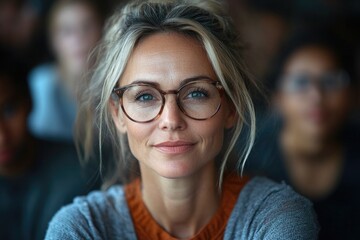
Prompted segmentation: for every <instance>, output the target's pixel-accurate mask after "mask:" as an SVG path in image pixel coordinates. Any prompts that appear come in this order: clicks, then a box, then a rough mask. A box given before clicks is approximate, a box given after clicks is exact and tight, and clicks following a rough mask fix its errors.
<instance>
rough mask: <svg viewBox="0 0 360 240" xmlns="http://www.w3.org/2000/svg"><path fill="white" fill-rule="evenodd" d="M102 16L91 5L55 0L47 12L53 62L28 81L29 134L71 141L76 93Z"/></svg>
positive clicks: (67, 0)
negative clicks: (30, 95) (32, 102)
mask: <svg viewBox="0 0 360 240" xmlns="http://www.w3.org/2000/svg"><path fill="white" fill-rule="evenodd" d="M102 22H103V20H102V14H101V12H100V11H99V9H98V7H97V5H96V4H95V3H94V2H93V1H87V0H58V1H55V3H54V5H53V6H52V9H51V11H50V17H49V36H50V42H51V43H50V44H51V47H52V49H53V52H54V56H55V58H56V62H55V63H48V64H44V65H41V66H38V67H37V68H35V69H34V70H33V71H32V72H31V74H30V78H29V83H30V89H31V92H32V96H33V99H34V109H33V111H32V113H31V115H30V128H31V131H32V132H33V133H34V134H35V135H37V136H39V137H42V138H48V139H49V138H50V139H61V140H68V141H73V125H74V122H75V117H76V111H77V110H76V101H75V99H76V89H77V86H78V84H79V79H80V78H81V76H82V74H83V72H84V70H85V69H86V61H87V56H88V53H89V52H90V51H91V50H92V49H93V47H94V46H95V44H96V43H97V41H99V39H100V37H101V31H102V25H103V24H102Z"/></svg>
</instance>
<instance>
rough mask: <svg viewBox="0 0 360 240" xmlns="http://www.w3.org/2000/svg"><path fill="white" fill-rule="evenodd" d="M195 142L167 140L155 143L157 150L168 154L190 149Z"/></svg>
mask: <svg viewBox="0 0 360 240" xmlns="http://www.w3.org/2000/svg"><path fill="white" fill-rule="evenodd" d="M194 145H195V143H193V142H187V141H167V142H162V143H158V144H155V145H153V146H154V147H155V148H156V149H157V150H159V151H160V152H163V153H167V154H180V153H185V152H188V151H190V150H191V149H192V148H193V147H194Z"/></svg>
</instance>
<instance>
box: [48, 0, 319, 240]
mask: <svg viewBox="0 0 360 240" xmlns="http://www.w3.org/2000/svg"><path fill="white" fill-rule="evenodd" d="M93 57H95V59H94V62H96V64H95V66H94V68H93V69H91V72H90V73H89V78H88V79H86V81H84V82H83V83H84V85H83V86H82V88H81V90H80V91H79V94H80V105H79V106H80V108H79V114H78V122H77V123H78V124H77V130H78V135H77V137H78V140H79V150H80V152H81V153H82V155H83V157H84V160H86V159H89V158H91V156H92V153H93V151H94V149H93V146H94V141H95V140H96V141H98V144H99V146H100V147H102V146H103V144H101V142H103V141H105V140H107V142H108V143H109V144H110V145H111V146H112V150H113V153H114V156H113V160H114V165H113V167H112V170H113V172H111V173H110V175H108V176H107V178H106V179H105V183H104V190H103V191H96V192H93V193H90V194H89V195H87V196H84V197H80V198H76V199H75V200H74V202H73V204H70V205H68V206H67V207H65V208H63V209H62V210H60V211H59V212H58V213H57V214H56V216H55V217H54V218H53V220H52V222H51V223H50V226H49V229H48V232H47V236H46V239H59V238H62V239H111V238H113V239H316V236H317V231H318V229H317V223H316V219H315V218H316V216H315V215H314V213H313V210H312V208H311V204H310V202H309V201H308V200H307V199H305V198H304V197H301V196H299V195H298V194H296V193H295V192H294V191H292V190H291V189H290V188H289V187H288V186H286V185H285V184H275V183H274V182H272V181H270V180H268V179H266V178H253V179H249V178H248V177H245V176H243V177H241V174H240V172H241V169H242V167H241V165H242V164H244V161H245V160H246V155H247V154H248V153H249V151H250V149H251V146H252V145H253V142H254V135H255V113H254V106H253V102H252V99H251V96H250V91H252V90H255V89H256V88H257V87H256V82H254V80H253V79H251V78H249V75H248V72H247V70H246V67H245V64H244V62H243V57H244V55H243V51H242V46H241V44H240V43H239V37H238V35H237V33H236V32H235V31H234V28H233V25H232V23H231V20H230V19H229V17H228V16H227V15H226V13H225V11H224V9H223V6H222V4H221V3H220V2H219V1H215V0H206V1H205V0H197V1H187V0H186V1H183V0H169V1H157V0H148V1H133V2H130V3H129V4H128V5H126V6H125V7H124V8H123V9H121V10H118V11H116V12H115V13H114V15H113V16H112V17H111V18H110V20H109V22H108V23H107V28H106V33H105V36H104V38H103V40H102V42H101V43H100V45H99V46H98V47H97V48H96V51H95V53H94V55H93ZM244 124H249V128H250V129H251V131H250V135H249V136H248V137H249V138H248V141H247V143H246V144H245V145H244V151H243V152H240V153H238V152H236V151H234V150H235V149H234V148H233V146H234V144H235V142H236V140H237V138H238V136H239V135H240V132H241V129H242V127H243V125H244ZM108 173H109V172H108ZM119 182H121V183H122V185H121V184H119ZM264 219H266V221H265V222H264Z"/></svg>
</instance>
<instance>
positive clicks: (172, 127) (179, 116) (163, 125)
mask: <svg viewBox="0 0 360 240" xmlns="http://www.w3.org/2000/svg"><path fill="white" fill-rule="evenodd" d="M184 116H185V115H184V114H183V113H182V111H181V110H180V108H179V106H178V104H177V102H176V95H174V94H169V95H166V101H165V105H164V108H163V110H162V113H161V115H160V119H159V128H160V129H162V130H165V131H179V130H184V129H185V128H186V122H185V120H184Z"/></svg>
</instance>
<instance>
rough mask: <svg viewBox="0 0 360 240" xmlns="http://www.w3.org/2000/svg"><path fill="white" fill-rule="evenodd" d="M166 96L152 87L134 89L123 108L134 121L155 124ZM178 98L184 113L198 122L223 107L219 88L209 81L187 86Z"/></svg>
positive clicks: (126, 94) (139, 86)
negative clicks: (153, 122) (154, 121)
mask: <svg viewBox="0 0 360 240" xmlns="http://www.w3.org/2000/svg"><path fill="white" fill-rule="evenodd" d="M166 94H167V93H165V92H163V93H161V92H160V91H159V90H158V89H156V88H155V87H153V86H151V85H143V84H142V85H133V86H130V87H129V88H127V89H126V90H125V91H124V93H123V95H122V107H123V110H124V111H125V113H126V115H127V116H128V117H129V118H130V119H132V120H134V121H137V122H147V121H151V120H153V119H154V118H156V117H157V116H158V115H159V114H160V113H161V111H162V109H163V106H164V104H165V97H164V95H166ZM176 97H177V104H178V106H179V108H180V110H181V111H182V112H183V113H184V114H185V115H187V116H188V117H190V118H193V119H198V120H203V119H207V118H210V117H212V116H213V115H214V114H215V113H217V111H218V109H219V107H220V104H221V96H220V92H219V90H218V88H217V87H216V86H215V85H214V84H212V83H210V82H208V81H198V82H194V83H190V84H186V85H184V86H183V87H181V88H180V89H179V90H178V91H177V96H176Z"/></svg>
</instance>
